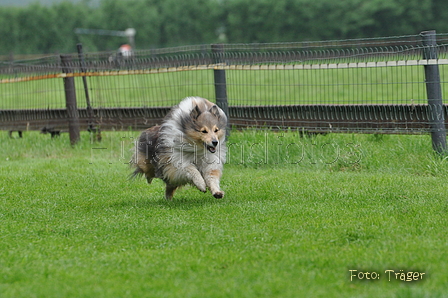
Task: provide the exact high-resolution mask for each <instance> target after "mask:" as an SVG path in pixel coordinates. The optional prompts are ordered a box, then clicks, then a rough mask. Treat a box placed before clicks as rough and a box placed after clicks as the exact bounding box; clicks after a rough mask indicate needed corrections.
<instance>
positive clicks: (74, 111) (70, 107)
mask: <svg viewBox="0 0 448 298" xmlns="http://www.w3.org/2000/svg"><path fill="white" fill-rule="evenodd" d="M61 64H62V72H63V73H72V72H73V70H72V69H71V68H72V67H71V66H72V57H71V56H70V55H61ZM64 90H65V104H66V107H67V116H68V131H69V134H70V144H71V145H72V146H73V145H75V144H76V143H77V142H78V141H79V140H80V134H79V113H78V107H77V104H76V89H75V78H73V77H66V78H64Z"/></svg>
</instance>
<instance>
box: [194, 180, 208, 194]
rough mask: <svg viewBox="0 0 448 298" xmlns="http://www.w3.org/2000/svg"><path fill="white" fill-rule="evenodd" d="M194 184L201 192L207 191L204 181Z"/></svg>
mask: <svg viewBox="0 0 448 298" xmlns="http://www.w3.org/2000/svg"><path fill="white" fill-rule="evenodd" d="M195 185H196V187H197V188H198V189H199V190H200V191H202V192H206V191H207V185H205V182H203V183H200V182H198V183H195Z"/></svg>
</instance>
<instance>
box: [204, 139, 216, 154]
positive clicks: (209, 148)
mask: <svg viewBox="0 0 448 298" xmlns="http://www.w3.org/2000/svg"><path fill="white" fill-rule="evenodd" d="M206 146H207V150H208V151H210V152H211V153H215V152H216V146H218V141H212V145H209V144H206Z"/></svg>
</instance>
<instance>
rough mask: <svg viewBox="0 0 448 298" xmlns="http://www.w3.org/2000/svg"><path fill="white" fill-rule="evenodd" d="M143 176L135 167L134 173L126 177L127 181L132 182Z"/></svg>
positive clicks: (141, 171)
mask: <svg viewBox="0 0 448 298" xmlns="http://www.w3.org/2000/svg"><path fill="white" fill-rule="evenodd" d="M143 174H144V172H143V170H142V169H140V168H139V167H137V168H136V169H135V171H134V172H132V173H131V174H129V175H128V180H134V179H136V178H140V177H141V176H143Z"/></svg>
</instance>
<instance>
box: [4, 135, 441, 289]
mask: <svg viewBox="0 0 448 298" xmlns="http://www.w3.org/2000/svg"><path fill="white" fill-rule="evenodd" d="M137 135H138V133H137V132H131V131H126V132H104V136H103V137H104V138H103V142H102V143H100V144H99V143H91V142H90V141H89V135H88V134H82V141H81V142H80V143H79V144H77V145H76V146H75V147H74V148H71V147H70V145H69V140H68V136H67V135H65V134H64V135H62V137H61V138H59V139H54V140H51V139H50V138H49V137H48V136H47V135H40V134H38V133H35V132H26V133H25V136H24V138H23V139H9V138H8V137H7V133H6V132H3V133H2V134H1V139H0V141H1V142H0V152H1V153H0V166H1V172H0V181H1V185H0V297H2V298H4V297H15V298H16V297H27V298H29V297H448V294H447V293H448V285H447V283H446V279H447V276H448V254H447V252H448V248H447V247H448V246H447V245H448V243H447V238H446V235H447V231H448V230H447V224H448V219H447V218H448V217H447V212H448V201H447V190H448V186H447V184H446V181H447V178H448V165H447V160H446V159H443V158H440V157H438V156H435V155H434V154H433V153H432V149H431V144H430V137H429V136H426V135H420V136H389V135H356V134H354V135H344V134H330V135H326V136H317V137H314V138H300V137H299V136H298V135H297V134H296V133H295V132H293V131H289V132H283V133H272V132H262V131H258V132H257V131H250V130H249V131H245V132H233V133H232V134H231V136H230V138H229V157H230V160H229V162H228V164H226V165H225V171H224V176H223V179H222V186H223V189H224V191H225V192H226V196H225V198H224V199H222V200H216V199H214V198H213V197H212V196H211V195H210V194H209V193H207V194H203V193H201V192H199V191H198V190H196V189H194V188H192V187H185V188H183V189H181V190H179V191H178V192H177V193H176V195H175V196H174V200H173V201H172V202H167V201H165V200H164V199H163V192H164V189H163V183H161V182H160V181H155V182H154V183H153V185H150V186H149V185H147V184H146V182H144V180H135V181H128V180H127V177H128V174H129V173H130V169H129V168H128V165H127V164H126V162H127V160H128V159H129V156H130V152H129V149H130V148H131V147H132V142H133V140H134V138H135V137H136V136H137ZM350 270H357V271H350ZM387 270H394V272H391V271H387ZM401 270H402V271H401ZM386 271H387V272H386ZM359 272H370V275H368V276H369V277H379V279H370V280H367V275H359ZM406 272H418V274H417V275H416V276H417V278H416V279H418V280H414V281H402V280H400V277H403V276H404V278H409V277H408V276H406V275H401V273H406ZM395 273H398V275H395ZM351 275H354V277H353V276H351ZM410 276H411V277H410V279H413V278H414V275H410ZM359 277H364V279H363V280H359ZM351 279H352V280H351ZM389 279H390V280H389Z"/></svg>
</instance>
